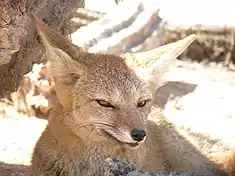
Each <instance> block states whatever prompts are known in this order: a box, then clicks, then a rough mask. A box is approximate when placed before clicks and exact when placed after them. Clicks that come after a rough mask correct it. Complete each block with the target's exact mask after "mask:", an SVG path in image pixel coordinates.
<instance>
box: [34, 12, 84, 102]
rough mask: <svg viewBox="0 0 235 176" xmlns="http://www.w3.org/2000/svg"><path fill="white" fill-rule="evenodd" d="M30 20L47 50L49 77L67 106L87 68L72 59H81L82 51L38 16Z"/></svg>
mask: <svg viewBox="0 0 235 176" xmlns="http://www.w3.org/2000/svg"><path fill="white" fill-rule="evenodd" d="M30 18H31V19H32V21H33V22H34V23H35V25H36V28H37V32H38V34H39V36H40V39H41V41H42V43H43V46H44V49H45V56H46V58H47V59H48V62H47V68H48V72H49V75H50V76H52V78H53V79H54V81H55V89H56V93H57V96H58V98H59V100H60V102H61V104H62V105H65V104H67V103H68V102H67V99H68V96H70V95H71V93H72V90H73V88H74V86H75V83H76V80H77V79H78V78H79V77H80V76H81V75H82V74H83V73H84V71H85V68H84V67H83V66H82V65H81V64H80V63H79V62H77V61H75V60H73V59H72V58H74V57H75V58H76V59H77V58H78V57H81V56H80V55H81V54H82V53H81V52H82V50H80V49H79V48H78V47H76V46H74V45H73V44H72V42H70V41H69V40H68V39H66V38H65V37H63V36H61V35H60V34H58V33H56V32H55V31H53V30H52V29H50V28H49V27H48V26H47V25H46V24H44V23H43V22H42V21H40V20H39V19H38V18H37V17H36V16H34V15H31V16H30Z"/></svg>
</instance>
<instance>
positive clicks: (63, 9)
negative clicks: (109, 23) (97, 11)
mask: <svg viewBox="0 0 235 176" xmlns="http://www.w3.org/2000/svg"><path fill="white" fill-rule="evenodd" d="M83 6H84V0H66V1H64V0H54V1H52V0H1V1H0V9H1V10H0V11H1V13H0V96H3V95H7V94H9V92H12V91H15V90H16V88H17V87H18V85H19V81H20V80H21V78H22V76H23V75H24V74H25V73H26V72H28V71H29V70H30V69H31V67H32V64H33V63H35V62H40V58H41V54H42V53H41V49H40V46H39V43H38V40H37V36H36V32H35V28H34V26H33V25H32V23H31V21H30V19H29V18H28V15H27V14H28V13H34V14H36V15H37V16H38V17H39V18H41V19H44V20H46V21H47V22H48V23H49V24H50V25H51V26H52V27H53V28H54V29H56V30H58V31H60V32H61V33H63V34H67V33H68V28H67V26H68V22H69V20H68V19H69V18H71V16H72V14H73V13H74V12H75V10H76V9H77V8H78V7H83Z"/></svg>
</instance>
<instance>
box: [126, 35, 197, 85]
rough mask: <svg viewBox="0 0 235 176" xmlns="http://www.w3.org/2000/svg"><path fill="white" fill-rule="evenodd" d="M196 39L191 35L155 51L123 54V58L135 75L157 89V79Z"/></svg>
mask: <svg viewBox="0 0 235 176" xmlns="http://www.w3.org/2000/svg"><path fill="white" fill-rule="evenodd" d="M196 38H197V37H196V35H195V34H191V35H189V36H188V37H185V38H183V39H181V40H179V41H176V42H173V43H170V44H167V45H163V46H161V47H158V48H156V49H152V50H149V51H145V52H140V53H136V54H130V53H127V54H124V58H125V60H126V63H127V65H128V66H130V67H131V68H132V69H134V70H135V71H136V73H137V75H139V76H140V77H142V78H143V79H147V81H149V82H150V84H151V86H153V87H154V88H157V86H158V85H159V81H160V80H159V78H160V77H161V76H162V75H163V74H164V73H165V72H166V71H167V70H168V69H169V67H170V66H171V64H172V63H173V62H174V61H175V59H176V58H177V57H178V56H179V55H180V54H182V53H183V52H184V51H185V50H186V49H187V47H188V46H189V45H190V44H191V43H192V42H193V41H194V40H195V39H196Z"/></svg>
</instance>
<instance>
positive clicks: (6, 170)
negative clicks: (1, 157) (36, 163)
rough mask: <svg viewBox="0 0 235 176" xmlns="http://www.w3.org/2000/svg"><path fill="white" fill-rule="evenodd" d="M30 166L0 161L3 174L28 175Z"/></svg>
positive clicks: (7, 175)
mask: <svg viewBox="0 0 235 176" xmlns="http://www.w3.org/2000/svg"><path fill="white" fill-rule="evenodd" d="M28 170H29V166H26V165H21V164H9V163H4V162H0V175H1V176H26V175H27V173H28Z"/></svg>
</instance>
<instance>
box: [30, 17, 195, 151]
mask: <svg viewBox="0 0 235 176" xmlns="http://www.w3.org/2000/svg"><path fill="white" fill-rule="evenodd" d="M31 19H32V20H33V21H34V23H35V24H36V27H37V31H38V34H39V36H40V38H41V40H42V43H43V46H44V49H45V55H46V57H47V59H48V72H49V74H50V76H52V78H53V79H54V82H55V90H56V94H57V97H58V100H59V102H60V104H61V105H62V107H63V108H64V109H68V111H71V114H72V115H71V117H68V116H65V117H63V118H64V120H63V123H64V124H63V125H65V126H67V127H68V128H70V130H71V132H72V133H74V134H75V135H76V136H78V137H80V138H82V139H84V136H86V135H87V136H88V135H89V133H90V132H91V131H92V133H95V134H96V138H91V139H89V141H92V140H93V141H96V142H97V138H99V139H100V140H98V141H102V142H103V141H104V140H109V141H115V142H116V143H119V144H120V145H122V146H127V147H131V148H135V147H136V146H139V144H141V143H143V142H144V141H145V139H146V137H147V136H148V131H147V129H146V122H147V117H148V114H149V111H150V109H151V106H152V103H153V99H154V94H155V91H156V89H157V88H158V87H159V86H160V84H159V80H160V78H161V75H162V74H163V73H164V72H165V71H166V70H167V68H168V67H169V65H170V63H172V62H173V61H174V60H175V58H176V57H178V56H179V55H180V54H181V53H182V52H183V51H184V50H185V49H186V48H187V47H188V46H189V45H190V44H191V43H192V42H193V41H194V40H195V38H196V36H195V35H194V34H192V35H190V36H188V37H186V38H184V39H182V40H179V41H177V42H174V43H171V44H168V45H164V46H161V47H159V48H156V49H153V50H149V51H146V52H142V53H137V54H123V55H120V56H117V55H113V54H104V53H89V52H85V51H83V50H82V49H81V48H80V47H78V46H76V45H74V44H73V43H72V42H71V41H69V40H68V39H67V38H65V37H63V36H61V35H60V34H58V33H57V32H56V31H54V30H52V29H50V28H49V27H48V26H47V25H46V24H44V23H43V22H42V21H40V20H39V19H38V18H37V17H35V16H33V15H32V16H31ZM75 127H76V128H75ZM81 130H82V132H81ZM84 133H86V134H84ZM84 140H85V139H84Z"/></svg>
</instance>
